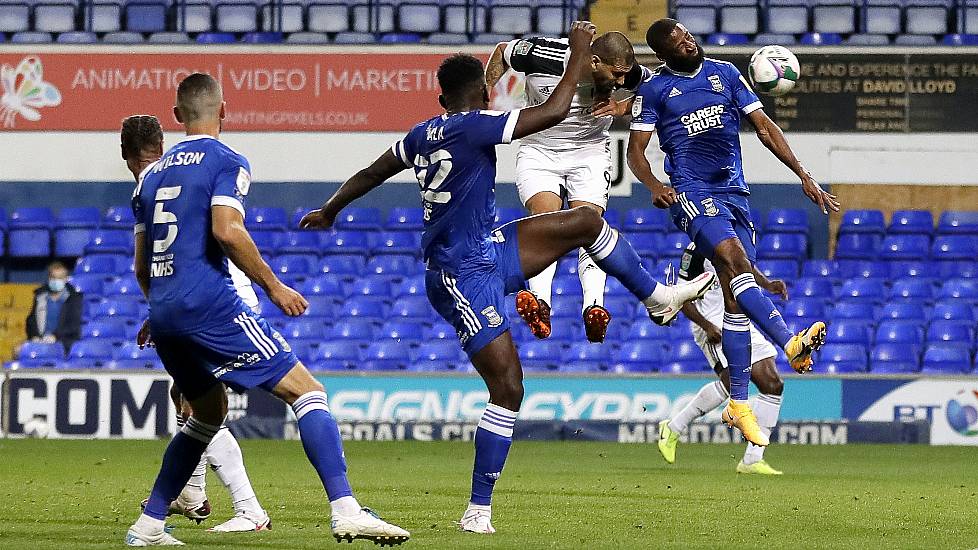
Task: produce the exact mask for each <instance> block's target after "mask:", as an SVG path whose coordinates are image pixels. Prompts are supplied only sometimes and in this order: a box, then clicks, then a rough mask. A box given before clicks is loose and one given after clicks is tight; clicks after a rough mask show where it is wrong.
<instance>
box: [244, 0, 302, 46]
mask: <svg viewBox="0 0 978 550" xmlns="http://www.w3.org/2000/svg"><path fill="white" fill-rule="evenodd" d="M258 5H259V6H260V7H261V17H260V19H261V27H260V30H261V31H263V32H274V33H277V40H275V42H282V41H283V35H282V33H294V32H299V31H303V30H305V25H303V21H302V20H303V15H304V13H303V12H304V10H305V6H304V5H303V4H302V3H300V2H296V1H292V2H268V3H265V4H262V3H261V2H259V3H258ZM245 41H246V40H245Z"/></svg>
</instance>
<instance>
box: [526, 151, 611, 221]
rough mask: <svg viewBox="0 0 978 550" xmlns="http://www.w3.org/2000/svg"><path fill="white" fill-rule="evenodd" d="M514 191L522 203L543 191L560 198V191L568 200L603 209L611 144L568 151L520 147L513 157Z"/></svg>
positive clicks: (609, 181) (609, 177)
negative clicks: (517, 192) (565, 193)
mask: <svg viewBox="0 0 978 550" xmlns="http://www.w3.org/2000/svg"><path fill="white" fill-rule="evenodd" d="M516 189H517V191H519V194H520V202H522V203H523V204H526V201H528V200H530V197H532V196H533V195H536V194H537V193H540V192H543V191H550V192H551V193H554V194H555V195H557V196H560V195H561V189H563V190H565V191H566V192H567V200H568V201H583V202H589V203H591V204H595V205H597V206H600V207H601V208H607V206H608V193H609V191H610V190H611V142H610V141H606V142H604V143H602V144H597V145H587V146H584V147H581V148H579V149H571V150H569V151H552V150H550V149H545V148H543V147H540V146H537V145H529V144H526V145H520V149H519V152H518V153H517V154H516Z"/></svg>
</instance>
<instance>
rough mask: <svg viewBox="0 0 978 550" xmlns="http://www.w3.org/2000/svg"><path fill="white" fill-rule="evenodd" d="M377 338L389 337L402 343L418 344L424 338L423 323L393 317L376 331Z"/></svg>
mask: <svg viewBox="0 0 978 550" xmlns="http://www.w3.org/2000/svg"><path fill="white" fill-rule="evenodd" d="M376 337H377V338H389V339H391V340H395V341H398V342H402V343H404V344H420V343H421V340H422V339H424V325H423V324H421V323H418V322H415V321H411V320H397V319H393V320H390V321H387V322H386V323H384V325H383V326H382V327H380V329H379V330H377V331H376Z"/></svg>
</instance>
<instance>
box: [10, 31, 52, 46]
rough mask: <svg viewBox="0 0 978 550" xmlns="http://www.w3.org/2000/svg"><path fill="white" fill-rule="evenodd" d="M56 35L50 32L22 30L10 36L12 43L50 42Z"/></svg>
mask: <svg viewBox="0 0 978 550" xmlns="http://www.w3.org/2000/svg"><path fill="white" fill-rule="evenodd" d="M51 42H54V37H53V36H51V33H49V32H37V31H22V32H17V33H14V34H13V36H11V37H10V43H11V44H50V43H51Z"/></svg>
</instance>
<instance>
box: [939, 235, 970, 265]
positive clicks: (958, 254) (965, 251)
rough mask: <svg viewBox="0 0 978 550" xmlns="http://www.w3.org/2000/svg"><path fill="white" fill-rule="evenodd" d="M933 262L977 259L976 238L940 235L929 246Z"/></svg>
mask: <svg viewBox="0 0 978 550" xmlns="http://www.w3.org/2000/svg"><path fill="white" fill-rule="evenodd" d="M931 257H932V258H933V259H935V260H942V261H944V260H974V259H975V258H976V257H978V237H976V236H971V235H940V236H938V237H936V238H935V239H934V244H933V245H932V246H931Z"/></svg>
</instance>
